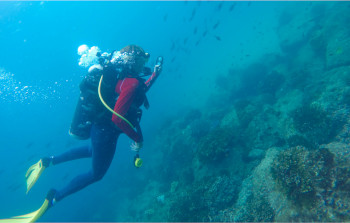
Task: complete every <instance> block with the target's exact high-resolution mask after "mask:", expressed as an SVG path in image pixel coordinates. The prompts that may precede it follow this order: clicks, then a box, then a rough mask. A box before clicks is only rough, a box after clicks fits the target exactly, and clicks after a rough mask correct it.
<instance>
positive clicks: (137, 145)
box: [130, 142, 143, 152]
mask: <svg viewBox="0 0 350 223" xmlns="http://www.w3.org/2000/svg"><path fill="white" fill-rule="evenodd" d="M142 147H143V143H142V142H133V143H132V144H131V146H130V148H131V150H133V151H136V152H138V151H140V149H141V148H142Z"/></svg>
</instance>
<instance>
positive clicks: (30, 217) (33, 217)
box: [0, 190, 56, 223]
mask: <svg viewBox="0 0 350 223" xmlns="http://www.w3.org/2000/svg"><path fill="white" fill-rule="evenodd" d="M55 193H56V191H55V190H50V191H49V193H48V194H47V196H46V199H45V201H44V203H43V204H42V205H41V207H40V208H39V209H38V210H36V211H34V212H32V213H29V214H25V215H20V216H16V217H12V218H6V219H0V223H29V222H36V221H37V220H38V219H39V218H40V217H41V216H43V214H44V213H45V212H46V211H47V209H49V208H50V207H51V206H52V205H51V203H52V200H53V199H54V196H55Z"/></svg>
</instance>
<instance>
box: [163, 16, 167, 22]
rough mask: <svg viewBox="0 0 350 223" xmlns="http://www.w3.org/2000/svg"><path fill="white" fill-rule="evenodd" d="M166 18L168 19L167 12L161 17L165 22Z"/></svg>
mask: <svg viewBox="0 0 350 223" xmlns="http://www.w3.org/2000/svg"><path fill="white" fill-rule="evenodd" d="M167 19H168V14H165V15H164V17H163V21H164V22H166V20H167Z"/></svg>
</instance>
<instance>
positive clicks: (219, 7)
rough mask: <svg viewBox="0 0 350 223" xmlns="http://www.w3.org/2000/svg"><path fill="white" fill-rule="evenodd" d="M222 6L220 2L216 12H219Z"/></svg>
mask: <svg viewBox="0 0 350 223" xmlns="http://www.w3.org/2000/svg"><path fill="white" fill-rule="evenodd" d="M223 5H224V2H220V4H219V5H218V8H217V10H218V11H220V10H221V8H222V6H223Z"/></svg>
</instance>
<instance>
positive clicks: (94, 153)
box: [0, 45, 163, 222]
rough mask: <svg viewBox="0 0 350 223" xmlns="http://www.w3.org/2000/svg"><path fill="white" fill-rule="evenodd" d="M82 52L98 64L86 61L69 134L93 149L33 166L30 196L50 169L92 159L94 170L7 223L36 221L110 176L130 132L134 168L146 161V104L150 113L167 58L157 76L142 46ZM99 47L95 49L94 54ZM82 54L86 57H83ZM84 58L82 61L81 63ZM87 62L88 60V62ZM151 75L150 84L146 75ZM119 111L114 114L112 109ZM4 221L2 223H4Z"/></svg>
mask: <svg viewBox="0 0 350 223" xmlns="http://www.w3.org/2000/svg"><path fill="white" fill-rule="evenodd" d="M83 46H84V47H82V48H83V49H80V48H81V47H79V49H78V53H79V54H81V55H82V57H81V61H80V63H79V65H81V64H83V65H84V62H86V59H87V58H88V55H89V52H90V55H91V52H93V57H92V58H93V59H92V60H91V61H94V63H92V64H93V65H92V66H90V65H91V61H90V62H87V63H86V64H85V66H89V70H88V73H87V74H86V75H85V77H84V78H83V80H82V82H81V84H80V96H79V99H78V103H77V107H76V110H75V113H74V117H73V121H72V125H71V128H70V130H69V134H70V135H71V136H73V137H75V138H78V139H89V138H90V139H91V145H89V146H81V147H78V148H73V149H71V150H69V151H67V152H65V153H63V154H61V155H57V156H50V157H44V158H42V159H40V160H39V162H38V163H36V164H34V165H33V166H31V167H30V168H29V169H28V171H27V173H26V180H27V193H28V191H29V190H30V189H31V188H32V186H33V185H34V184H35V182H36V181H37V180H38V178H39V177H40V175H41V173H42V172H43V171H44V170H45V169H46V168H48V167H50V166H53V165H57V164H60V163H63V162H67V161H71V160H76V159H81V158H89V157H90V158H92V169H91V170H90V171H88V172H86V173H83V174H81V175H78V176H76V177H75V178H73V179H72V181H71V182H70V183H68V185H66V187H64V188H63V189H61V190H56V189H51V190H50V191H49V192H48V193H47V196H46V199H45V201H44V203H43V205H42V206H41V207H40V208H39V209H38V210H37V211H35V212H32V213H30V214H27V215H22V216H18V217H13V218H11V219H6V222H15V221H16V220H18V219H20V220H21V221H20V222H35V221H36V220H37V219H38V218H40V217H41V216H42V215H43V214H44V213H45V212H46V211H47V210H48V209H49V208H50V207H52V206H54V205H55V203H56V202H58V201H60V200H62V199H63V198H65V197H66V196H68V195H70V194H72V193H75V192H77V191H79V190H81V189H83V188H85V187H86V186H88V185H90V184H92V183H94V182H97V181H99V180H101V179H102V178H103V176H104V175H105V173H106V172H107V170H108V168H109V166H110V164H111V162H112V159H113V156H114V153H115V150H116V145H117V141H118V137H119V136H120V134H122V133H125V134H126V135H127V136H128V137H129V138H130V139H132V140H133V141H134V142H133V143H132V144H131V149H132V150H134V151H136V152H137V154H136V156H135V160H134V161H135V166H136V167H140V166H141V165H142V160H141V159H140V157H139V155H138V152H139V150H140V149H141V148H142V146H143V136H142V132H141V128H140V125H139V123H140V119H141V115H142V110H141V109H140V107H141V106H142V105H144V106H145V108H147V109H148V108H149V103H148V100H147V98H146V92H147V91H148V90H149V89H150V87H151V86H152V85H153V84H154V82H155V80H156V79H157V78H158V77H159V74H160V73H161V71H162V64H163V58H162V57H158V58H157V61H156V65H155V66H154V69H153V72H152V70H151V69H150V68H148V67H145V64H146V62H147V61H148V60H149V57H150V55H149V54H148V53H146V52H145V51H144V50H143V49H142V48H141V47H139V46H137V45H128V46H126V47H124V48H122V49H121V50H120V51H114V52H112V53H110V54H108V53H103V54H101V53H100V51H99V50H97V51H94V49H93V47H92V48H91V49H90V50H89V48H88V47H87V46H86V45H83ZM96 49H98V48H95V50H96ZM80 51H81V52H80ZM82 59H83V61H82ZM84 59H85V61H84ZM148 75H151V76H150V77H149V78H148V80H147V81H146V80H145V79H143V77H144V76H148ZM113 106H114V108H113V109H112V108H111V107H113ZM0 222H1V220H0Z"/></svg>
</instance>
